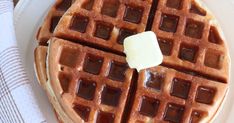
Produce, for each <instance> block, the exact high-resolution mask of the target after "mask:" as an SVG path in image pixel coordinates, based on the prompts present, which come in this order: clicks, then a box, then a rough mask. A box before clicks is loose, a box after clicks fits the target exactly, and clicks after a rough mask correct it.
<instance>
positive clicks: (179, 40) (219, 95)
mask: <svg viewBox="0 0 234 123" xmlns="http://www.w3.org/2000/svg"><path fill="white" fill-rule="evenodd" d="M150 30H151V31H153V32H155V34H156V35H157V37H158V42H159V45H160V48H161V50H162V53H163V55H164V60H163V63H162V64H161V65H160V66H157V67H153V68H149V69H145V70H142V71H140V72H139V73H137V72H136V70H134V69H131V68H129V66H128V64H127V63H126V60H125V55H124V53H123V41H124V39H125V38H126V37H128V36H131V35H134V34H137V33H140V32H144V31H150ZM37 39H38V46H37V48H36V49H35V68H36V73H37V76H38V80H39V82H40V84H41V85H42V87H43V88H44V89H45V91H46V92H47V95H48V97H49V99H50V102H51V103H52V105H53V107H54V109H55V112H56V113H57V116H58V119H59V120H60V122H62V123H81V122H91V123H120V122H123V123H125V122H129V123H161V122H162V123H164V122H165V123H167V122H170V123H200V122H211V121H212V120H213V119H214V117H215V116H216V115H217V112H218V111H219V110H220V108H221V106H222V104H223V100H224V99H225V96H226V94H227V90H228V82H229V69H230V66H229V64H230V63H229V54H228V49H227V46H226V44H225V40H224V38H223V34H222V31H221V30H220V28H219V26H218V24H217V21H216V19H215V18H214V17H213V16H212V14H211V12H209V11H208V9H207V8H206V7H204V5H202V3H201V1H199V0H77V1H75V0H57V1H56V3H55V5H54V6H52V8H51V10H50V11H49V13H48V15H47V17H46V18H45V21H44V23H43V24H42V26H41V27H40V29H39V31H38V35H37ZM146 55H147V54H146Z"/></svg>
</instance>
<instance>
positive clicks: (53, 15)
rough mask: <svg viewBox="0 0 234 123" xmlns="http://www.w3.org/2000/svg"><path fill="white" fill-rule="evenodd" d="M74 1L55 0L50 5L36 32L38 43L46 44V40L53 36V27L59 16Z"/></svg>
mask: <svg viewBox="0 0 234 123" xmlns="http://www.w3.org/2000/svg"><path fill="white" fill-rule="evenodd" d="M74 1H75V0H56V3H55V4H54V5H53V6H52V7H51V9H50V11H49V12H48V15H47V16H46V18H45V20H44V22H43V24H42V26H41V27H40V28H39V30H38V32H37V40H38V42H39V44H42V45H47V41H48V40H49V39H50V37H52V36H53V32H54V29H55V27H56V26H57V24H58V22H59V20H60V18H61V17H62V16H63V14H64V13H65V12H66V11H67V9H68V8H69V7H70V6H71V5H72V3H73V2H74Z"/></svg>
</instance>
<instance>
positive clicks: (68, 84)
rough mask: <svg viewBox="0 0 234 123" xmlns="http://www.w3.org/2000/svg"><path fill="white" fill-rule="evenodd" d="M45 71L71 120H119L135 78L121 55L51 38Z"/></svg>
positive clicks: (98, 122)
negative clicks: (46, 70) (46, 69)
mask: <svg viewBox="0 0 234 123" xmlns="http://www.w3.org/2000/svg"><path fill="white" fill-rule="evenodd" d="M48 70H49V71H48V76H49V82H50V84H51V86H52V89H53V90H54V92H55V95H56V97H57V98H58V100H59V102H60V104H61V105H62V106H63V108H64V110H65V112H66V113H67V114H68V115H69V116H70V118H72V119H73V121H75V122H81V121H80V117H81V118H82V119H83V120H84V121H85V122H87V121H89V122H94V121H96V122H97V123H100V122H102V121H103V119H106V120H110V121H111V122H120V121H121V120H122V118H123V117H122V115H123V113H124V108H125V105H126V102H127V97H128V94H129V90H130V88H131V83H132V81H134V80H135V79H134V75H133V70H132V69H130V68H128V66H127V63H126V61H125V58H124V57H122V56H118V55H114V54H110V53H105V52H103V51H99V50H96V49H92V48H89V47H84V46H82V45H79V44H75V43H70V42H68V41H65V40H62V39H55V38H53V39H52V40H51V41H50V46H49V54H48ZM95 117H96V118H95Z"/></svg>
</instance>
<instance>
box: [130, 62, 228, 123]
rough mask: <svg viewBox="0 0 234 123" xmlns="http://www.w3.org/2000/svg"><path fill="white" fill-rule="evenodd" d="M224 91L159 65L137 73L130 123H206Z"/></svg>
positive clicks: (215, 84) (222, 87)
mask: <svg viewBox="0 0 234 123" xmlns="http://www.w3.org/2000/svg"><path fill="white" fill-rule="evenodd" d="M226 92H227V85H226V84H224V83H220V82H216V81H212V80H207V79H204V78H200V77H194V76H192V75H188V74H184V73H181V72H178V71H175V70H173V69H168V68H165V67H162V66H158V67H156V68H150V69H147V70H143V71H141V72H140V73H139V79H138V86H137V92H136V95H135V100H134V103H133V108H132V111H131V115H130V120H129V122H130V123H135V122H139V123H141V122H142V123H144V122H149V123H153V122H154V123H159V122H160V123H161V122H170V123H201V122H202V123H208V122H210V121H211V119H212V118H213V117H214V115H215V114H214V112H216V111H217V109H218V108H219V107H220V104H221V103H222V101H223V99H224V95H226Z"/></svg>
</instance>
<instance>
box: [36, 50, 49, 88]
mask: <svg viewBox="0 0 234 123" xmlns="http://www.w3.org/2000/svg"><path fill="white" fill-rule="evenodd" d="M46 56H47V47H46V46H38V47H37V48H36V49H35V51H34V61H35V62H34V66H35V69H36V75H37V78H38V81H39V83H40V84H41V86H42V87H43V88H44V83H46V82H47V79H48V78H47V75H46Z"/></svg>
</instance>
